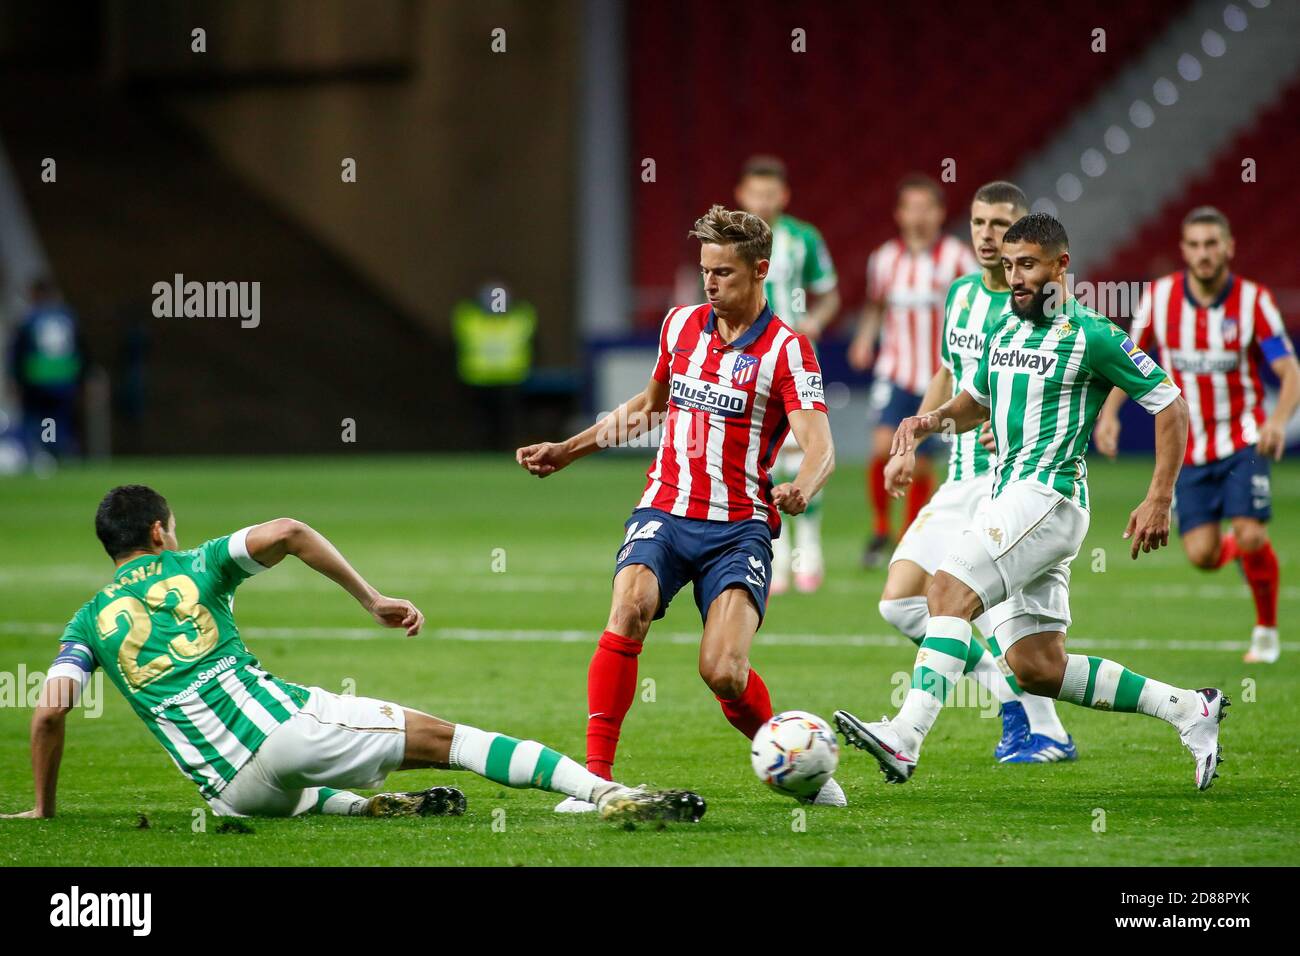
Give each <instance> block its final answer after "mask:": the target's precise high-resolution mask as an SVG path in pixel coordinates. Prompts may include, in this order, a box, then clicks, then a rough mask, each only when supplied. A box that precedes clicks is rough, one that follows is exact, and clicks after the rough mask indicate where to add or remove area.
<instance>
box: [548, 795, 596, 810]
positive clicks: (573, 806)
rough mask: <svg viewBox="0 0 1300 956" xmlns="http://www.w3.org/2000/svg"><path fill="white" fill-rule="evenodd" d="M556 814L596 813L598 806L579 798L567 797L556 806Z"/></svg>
mask: <svg viewBox="0 0 1300 956" xmlns="http://www.w3.org/2000/svg"><path fill="white" fill-rule="evenodd" d="M555 812H556V813H595V812H596V805H595V804H594V803H590V802H589V801H587V800H579V799H578V798H577V797H565V798H564V799H563V800H561V801H560V802H559V803H557V804H556V805H555Z"/></svg>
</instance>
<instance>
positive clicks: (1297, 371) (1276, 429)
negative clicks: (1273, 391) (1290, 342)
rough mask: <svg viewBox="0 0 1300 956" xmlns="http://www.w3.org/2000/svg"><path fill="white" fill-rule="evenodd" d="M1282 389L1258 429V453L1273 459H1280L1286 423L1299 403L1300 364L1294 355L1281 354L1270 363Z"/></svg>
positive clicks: (1283, 446) (1284, 447)
mask: <svg viewBox="0 0 1300 956" xmlns="http://www.w3.org/2000/svg"><path fill="white" fill-rule="evenodd" d="M1270 364H1271V365H1272V367H1273V372H1274V373H1275V374H1276V375H1277V378H1278V381H1279V382H1281V384H1282V389H1281V391H1280V392H1279V393H1278V396H1277V406H1276V407H1275V408H1274V409H1273V414H1272V415H1270V416H1269V417H1268V421H1266V422H1264V424H1263V425H1262V426H1260V429H1259V453H1260V454H1261V455H1268V456H1269V457H1270V458H1272V459H1273V460H1274V461H1281V460H1282V452H1283V451H1284V450H1285V449H1286V424H1287V422H1289V421H1290V420H1291V416H1292V415H1294V414H1295V410H1296V405H1298V404H1300V364H1297V362H1296V360H1295V356H1294V355H1283V356H1281V357H1280V358H1276V359H1274V360H1273V361H1272V362H1271V363H1270Z"/></svg>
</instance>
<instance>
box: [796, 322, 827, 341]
mask: <svg viewBox="0 0 1300 956" xmlns="http://www.w3.org/2000/svg"><path fill="white" fill-rule="evenodd" d="M799 334H800V335H802V336H804V337H805V338H807V339H808V341H809V342H816V341H817V340H818V339H820V338H821V337H822V327H821V326H820V325H818V324H816V323H815V322H809V321H808V320H807V319H804V320H803V321H802V322H800V323H799Z"/></svg>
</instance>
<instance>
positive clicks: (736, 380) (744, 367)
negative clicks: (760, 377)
mask: <svg viewBox="0 0 1300 956" xmlns="http://www.w3.org/2000/svg"><path fill="white" fill-rule="evenodd" d="M757 374H758V356H757V355H738V356H736V364H735V366H734V367H733V368H732V370H731V384H733V385H748V384H749V383H750V382H752V381H753V380H754V376H755V375H757Z"/></svg>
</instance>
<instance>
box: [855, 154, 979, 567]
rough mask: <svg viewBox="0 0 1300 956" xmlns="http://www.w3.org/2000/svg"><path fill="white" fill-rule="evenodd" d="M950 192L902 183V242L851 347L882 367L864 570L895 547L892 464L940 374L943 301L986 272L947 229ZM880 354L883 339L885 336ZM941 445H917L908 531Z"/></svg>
mask: <svg viewBox="0 0 1300 956" xmlns="http://www.w3.org/2000/svg"><path fill="white" fill-rule="evenodd" d="M944 215H945V207H944V198H943V190H942V189H941V188H940V187H939V184H938V183H937V182H935V181H934V180H933V179H931V178H930V177H929V176H925V175H922V174H920V173H912V174H910V175H908V176H905V177H904V178H903V180H902V181H901V182H900V183H899V184H898V190H897V202H896V204H895V207H894V222H895V223H896V224H897V225H898V237H897V238H895V239H890V240H889V241H888V242H886V243H884V244H883V245H881V246H880V247H879V248H878V249H876V251H875V252H873V253H872V254H871V257H870V258H869V259H868V260H867V304H866V308H865V309H864V310H863V313H862V321H861V324H860V325H859V327H858V331H857V334H856V335H855V336H854V338H853V341H852V343H850V345H849V355H848V358H849V364H850V365H851V366H852V367H853V368H855V369H857V370H858V371H865V370H866V369H867V368H869V367H871V365H872V363H873V362H874V363H875V376H874V384H873V385H872V389H871V407H872V409H873V410H874V411H875V412H876V413H877V415H878V417H877V419H876V427H875V431H874V433H873V435H872V441H871V452H870V459H869V461H868V463H867V493H868V497H869V499H870V501H871V508H872V511H873V512H874V515H875V522H874V527H873V528H872V533H871V536H870V537H869V538H868V539H867V546H866V549H865V551H864V552H863V555H862V563H863V566H865V567H869V568H873V567H878V566H879V565H881V564H882V563H884V561H885V558H886V557H888V555H889V553H890V551H891V550H892V537H893V526H892V522H891V519H890V500H889V498H890V496H889V492H888V491H887V490H886V488H885V464H886V462H888V460H889V445H890V442H891V441H892V440H893V437H894V430H895V429H896V428H897V427H898V424H899V423H900V422H901V421H902V420H903V419H904V418H907V417H908V416H910V415H915V414H916V413H917V411H918V410H919V409H920V407H921V399H922V397H923V396H924V395H925V390H926V388H928V387H929V385H930V381H931V380H932V379H933V378H934V374H935V372H937V371H938V370H939V340H940V338H941V337H942V330H941V327H942V324H943V303H944V298H945V297H946V296H947V294H948V286H950V285H951V284H952V282H953V280H954V279H956V278H957V277H958V276H962V275H966V274H967V273H968V272H974V271H975V270H976V269H977V268H979V263H977V262H976V261H975V256H974V253H972V252H971V250H970V246H968V245H967V244H966V243H964V242H962V241H961V240H959V239H957V238H956V237H954V236H949V235H944V234H943V232H942V229H943V221H944ZM882 325H883V330H884V336H883V339H882V341H881V349H880V357H879V359H878V360H877V359H876V339H877V337H878V336H880V334H881V328H882ZM933 445H934V442H933V440H932V439H930V440H927V441H926V442H925V443H923V444H922V445H921V446H920V447H918V448H917V467H916V471H915V473H914V474H913V476H912V484H911V485H910V486H909V488H908V493H907V515H906V518H905V519H904V521H903V529H904V530H906V528H907V526H908V525H909V524H911V522H912V519H913V518H915V517H916V515H917V512H919V511H920V510H921V509H922V508H923V507H925V503H926V502H927V501H928V500H929V499H930V493H931V492H932V491H933V490H934V472H933V470H932V465H931V463H930V454H931V452H932V450H933Z"/></svg>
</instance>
